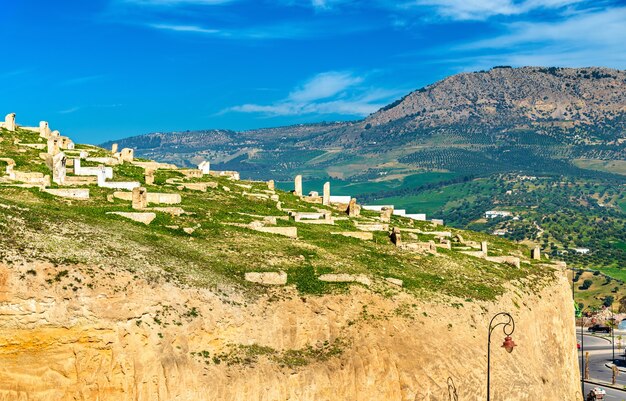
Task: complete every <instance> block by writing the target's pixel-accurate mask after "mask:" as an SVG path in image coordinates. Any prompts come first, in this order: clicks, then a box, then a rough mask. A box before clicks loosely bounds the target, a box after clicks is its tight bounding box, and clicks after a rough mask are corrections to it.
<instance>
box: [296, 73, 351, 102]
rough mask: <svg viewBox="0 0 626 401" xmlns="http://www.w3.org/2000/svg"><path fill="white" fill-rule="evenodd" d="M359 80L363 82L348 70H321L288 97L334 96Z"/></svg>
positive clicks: (303, 100)
mask: <svg viewBox="0 0 626 401" xmlns="http://www.w3.org/2000/svg"><path fill="white" fill-rule="evenodd" d="M361 82H363V78H362V77H357V76H354V75H352V74H351V73H348V72H337V71H330V72H323V73H321V74H317V75H316V76H314V77H313V78H312V79H310V80H309V81H308V82H306V83H305V84H304V85H302V86H301V87H300V88H297V89H296V90H295V91H293V92H291V93H290V94H289V99H291V100H293V101H296V102H308V101H312V100H318V99H324V98H328V97H331V96H335V95H337V94H339V93H340V92H341V91H343V90H345V89H346V88H349V87H351V86H354V85H356V84H359V83H361Z"/></svg>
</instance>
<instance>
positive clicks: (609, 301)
mask: <svg viewBox="0 0 626 401" xmlns="http://www.w3.org/2000/svg"><path fill="white" fill-rule="evenodd" d="M614 300H615V298H614V297H613V295H607V296H606V297H604V302H603V303H602V304H603V305H604V306H606V307H607V308H608V307H610V306H611V305H613V301H614Z"/></svg>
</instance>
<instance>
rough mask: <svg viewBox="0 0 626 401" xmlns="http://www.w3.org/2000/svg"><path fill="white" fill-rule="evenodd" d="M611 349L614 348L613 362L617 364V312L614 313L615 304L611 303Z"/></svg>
mask: <svg viewBox="0 0 626 401" xmlns="http://www.w3.org/2000/svg"><path fill="white" fill-rule="evenodd" d="M611 349H612V350H613V359H612V360H611V362H612V363H613V364H615V314H614V313H613V304H611Z"/></svg>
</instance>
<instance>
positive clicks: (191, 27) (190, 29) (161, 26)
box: [148, 24, 221, 34]
mask: <svg viewBox="0 0 626 401" xmlns="http://www.w3.org/2000/svg"><path fill="white" fill-rule="evenodd" d="M148 26H149V27H152V28H155V29H163V30H167V31H175V32H194V33H206V34H218V33H220V32H221V31H220V30H219V29H209V28H202V27H199V26H195V25H171V24H148Z"/></svg>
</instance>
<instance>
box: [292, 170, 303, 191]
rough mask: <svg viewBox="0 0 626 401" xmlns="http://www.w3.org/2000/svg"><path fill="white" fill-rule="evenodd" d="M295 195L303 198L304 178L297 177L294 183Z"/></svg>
mask: <svg viewBox="0 0 626 401" xmlns="http://www.w3.org/2000/svg"><path fill="white" fill-rule="evenodd" d="M293 193H294V194H295V195H296V196H302V176H301V175H297V176H296V178H295V179H294V181H293Z"/></svg>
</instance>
